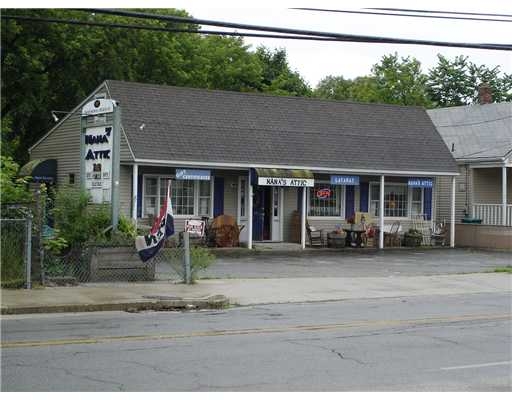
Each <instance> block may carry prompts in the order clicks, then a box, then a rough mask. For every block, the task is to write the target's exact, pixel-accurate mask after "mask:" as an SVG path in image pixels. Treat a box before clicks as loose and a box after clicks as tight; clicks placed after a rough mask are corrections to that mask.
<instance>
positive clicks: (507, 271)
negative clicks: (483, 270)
mask: <svg viewBox="0 0 512 400" xmlns="http://www.w3.org/2000/svg"><path fill="white" fill-rule="evenodd" d="M493 272H503V273H505V274H512V265H509V266H507V267H498V268H494V271H493Z"/></svg>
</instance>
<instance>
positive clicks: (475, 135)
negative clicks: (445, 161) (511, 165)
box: [428, 103, 512, 161]
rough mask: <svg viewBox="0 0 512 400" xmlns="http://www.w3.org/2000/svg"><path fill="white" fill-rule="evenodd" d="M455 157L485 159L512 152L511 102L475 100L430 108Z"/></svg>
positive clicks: (429, 112) (431, 115)
mask: <svg viewBox="0 0 512 400" xmlns="http://www.w3.org/2000/svg"><path fill="white" fill-rule="evenodd" d="M428 114H429V115H430V118H431V119H432V122H434V124H435V125H436V127H437V130H438V131H439V133H440V134H441V136H442V137H443V140H444V141H445V143H446V146H447V147H448V148H449V149H451V148H452V144H453V147H454V150H455V151H454V152H453V156H454V157H455V158H456V159H469V160H474V161H485V160H490V159H493V160H495V159H498V158H503V157H505V156H507V155H508V154H511V152H512V103H493V104H475V105H471V106H461V107H449V108H440V109H436V110H429V111H428Z"/></svg>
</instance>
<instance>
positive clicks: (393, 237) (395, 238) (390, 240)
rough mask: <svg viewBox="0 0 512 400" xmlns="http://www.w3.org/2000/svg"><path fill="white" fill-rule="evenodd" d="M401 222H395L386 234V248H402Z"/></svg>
mask: <svg viewBox="0 0 512 400" xmlns="http://www.w3.org/2000/svg"><path fill="white" fill-rule="evenodd" d="M399 231H400V222H393V225H391V229H390V230H389V232H384V247H400V233H399Z"/></svg>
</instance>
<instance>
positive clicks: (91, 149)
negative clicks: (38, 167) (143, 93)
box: [80, 99, 121, 229]
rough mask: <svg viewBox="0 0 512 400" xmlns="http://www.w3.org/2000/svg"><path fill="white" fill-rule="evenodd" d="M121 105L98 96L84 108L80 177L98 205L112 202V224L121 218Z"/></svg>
mask: <svg viewBox="0 0 512 400" xmlns="http://www.w3.org/2000/svg"><path fill="white" fill-rule="evenodd" d="M120 112H121V110H120V108H119V105H118V103H117V102H116V101H115V100H110V99H96V100H93V101H90V102H89V103H87V104H86V105H85V106H84V107H83V108H82V118H81V137H80V143H81V144H80V158H81V160H80V177H81V185H82V188H84V189H86V190H87V191H88V192H89V194H90V196H91V201H92V202H93V203H95V204H105V203H107V204H111V206H112V225H113V226H114V229H116V228H117V222H118V218H119V215H118V214H119V152H120V135H119V129H120Z"/></svg>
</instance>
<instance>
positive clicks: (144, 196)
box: [141, 174, 215, 218]
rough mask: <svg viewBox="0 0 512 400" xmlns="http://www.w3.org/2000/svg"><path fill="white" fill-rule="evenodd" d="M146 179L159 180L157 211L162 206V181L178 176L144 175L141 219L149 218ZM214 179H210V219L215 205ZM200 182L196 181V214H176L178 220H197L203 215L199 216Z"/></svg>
mask: <svg viewBox="0 0 512 400" xmlns="http://www.w3.org/2000/svg"><path fill="white" fill-rule="evenodd" d="M146 177H147V178H158V187H157V193H158V194H157V196H156V198H157V209H158V210H160V207H161V204H160V179H176V175H160V174H142V217H141V218H147V216H145V215H144V210H145V209H146V207H145V202H146ZM214 179H215V178H214V177H212V178H211V179H210V214H209V215H208V217H210V218H211V217H213V203H214V199H213V197H214V190H213V189H214V186H213V182H214ZM199 182H201V181H199V180H194V214H190V215H188V214H174V216H175V217H178V218H196V217H200V216H202V215H199V213H198V211H199Z"/></svg>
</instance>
